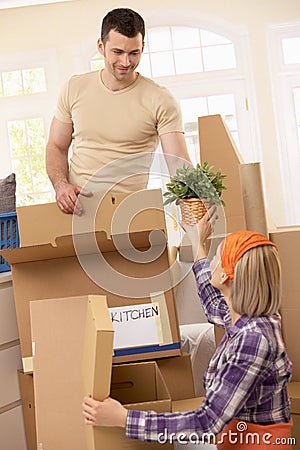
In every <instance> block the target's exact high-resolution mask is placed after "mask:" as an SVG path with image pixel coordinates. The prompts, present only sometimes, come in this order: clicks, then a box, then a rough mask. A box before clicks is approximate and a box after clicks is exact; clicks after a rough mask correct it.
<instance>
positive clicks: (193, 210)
mask: <svg viewBox="0 0 300 450" xmlns="http://www.w3.org/2000/svg"><path fill="white" fill-rule="evenodd" d="M179 206H180V210H181V219H182V221H183V222H185V223H186V224H187V225H195V224H196V223H197V222H199V220H200V219H202V217H203V216H204V214H205V213H206V208H205V205H204V203H203V201H202V200H201V199H200V198H186V199H181V200H180V202H179Z"/></svg>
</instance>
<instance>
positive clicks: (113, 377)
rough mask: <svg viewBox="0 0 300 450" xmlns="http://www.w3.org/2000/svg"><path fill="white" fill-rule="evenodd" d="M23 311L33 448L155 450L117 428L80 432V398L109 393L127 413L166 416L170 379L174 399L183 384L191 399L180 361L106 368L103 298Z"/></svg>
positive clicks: (108, 344) (45, 303)
mask: <svg viewBox="0 0 300 450" xmlns="http://www.w3.org/2000/svg"><path fill="white" fill-rule="evenodd" d="M30 310H31V327H32V337H33V339H34V348H35V353H34V357H33V368H34V395H35V415H36V429H37V442H38V448H44V449H47V450H57V449H58V448H70V449H72V450H90V449H93V450H115V449H122V448H126V449H134V450H140V449H146V448H157V449H158V448H160V444H149V443H143V442H139V441H135V440H132V441H131V440H128V439H126V437H125V432H124V430H121V429H119V428H116V429H112V428H100V427H90V426H88V425H85V424H84V422H83V418H82V414H81V403H82V399H83V396H84V395H92V396H93V397H95V398H97V399H103V398H106V397H107V396H108V395H110V394H111V396H113V397H115V398H117V399H119V400H120V401H121V402H122V403H124V405H125V406H126V407H127V408H134V409H143V410H147V409H151V410H156V411H158V412H161V411H171V410H172V396H171V395H170V393H169V390H168V383H170V377H171V373H172V374H173V378H175V379H176V381H177V390H176V389H175V387H174V386H175V383H174V381H173V387H171V391H172V393H173V395H174V398H175V397H176V398H177V399H178V400H179V399H180V394H179V392H180V390H182V389H181V386H184V384H186V386H185V387H184V389H183V395H186V394H189V393H193V380H192V375H191V371H189V368H190V363H188V356H186V355H185V356H183V357H175V358H170V361H166V362H165V363H164V362H163V361H164V360H161V361H160V364H161V367H163V368H162V370H160V368H159V366H158V364H157V363H156V362H155V361H147V362H139V363H127V364H118V365H113V366H112V344H113V333H114V331H113V327H112V323H111V319H110V315H109V312H108V309H107V303H106V299H105V297H104V296H82V297H73V298H64V299H48V300H41V301H33V302H31V304H30ZM176 361H177V364H176ZM176 365H177V367H178V372H177V371H176ZM184 367H185V368H186V370H187V372H185V370H184ZM164 374H165V375H166V374H167V375H166V380H165V378H164ZM168 379H169V381H168ZM171 385H172V383H171ZM198 404H200V403H199V402H198ZM164 448H167V449H170V448H173V447H172V446H169V445H168V446H165V447H164Z"/></svg>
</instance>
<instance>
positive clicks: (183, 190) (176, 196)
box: [164, 161, 226, 205]
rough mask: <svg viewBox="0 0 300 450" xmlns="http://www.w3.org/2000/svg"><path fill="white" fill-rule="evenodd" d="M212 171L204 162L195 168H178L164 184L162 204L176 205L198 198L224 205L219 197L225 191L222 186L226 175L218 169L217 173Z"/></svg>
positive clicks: (184, 166) (211, 167) (185, 166)
mask: <svg viewBox="0 0 300 450" xmlns="http://www.w3.org/2000/svg"><path fill="white" fill-rule="evenodd" d="M212 169H213V166H209V164H208V163H207V162H206V161H205V162H204V163H203V164H202V165H200V164H199V163H198V164H196V166H195V167H193V166H187V165H183V167H180V168H178V169H177V170H176V175H174V176H172V177H171V178H170V182H169V183H167V184H166V187H167V192H165V193H164V197H166V200H165V202H164V204H165V205H168V204H169V203H172V202H175V203H176V204H177V205H178V204H179V201H180V200H181V199H187V198H200V199H206V200H208V201H212V202H214V203H216V204H218V205H225V203H224V201H223V200H221V198H220V197H221V195H222V192H223V190H224V189H226V187H225V186H224V185H223V179H224V178H226V175H224V174H222V173H221V170H220V169H219V170H218V171H217V172H213V171H212Z"/></svg>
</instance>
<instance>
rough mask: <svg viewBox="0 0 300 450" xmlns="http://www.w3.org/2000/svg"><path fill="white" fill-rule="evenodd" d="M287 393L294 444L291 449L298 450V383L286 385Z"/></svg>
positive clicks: (299, 441)
mask: <svg viewBox="0 0 300 450" xmlns="http://www.w3.org/2000/svg"><path fill="white" fill-rule="evenodd" d="M288 393H289V398H290V401H291V414H292V419H293V431H292V436H293V437H294V438H295V440H296V443H295V445H293V449H297V450H299V449H300V382H292V383H290V384H289V385H288Z"/></svg>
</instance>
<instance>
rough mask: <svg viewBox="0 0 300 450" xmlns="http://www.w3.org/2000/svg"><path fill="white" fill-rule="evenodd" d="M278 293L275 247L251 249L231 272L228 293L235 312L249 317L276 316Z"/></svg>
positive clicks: (278, 263)
mask: <svg viewBox="0 0 300 450" xmlns="http://www.w3.org/2000/svg"><path fill="white" fill-rule="evenodd" d="M281 290H282V287H281V266H280V261H279V257H278V253H277V250H276V249H275V248H274V247H272V246H270V245H264V246H259V247H254V248H251V249H249V250H248V251H247V252H246V253H244V254H243V255H242V256H241V258H240V259H239V260H238V262H237V263H236V266H235V268H234V278H233V284H232V291H231V304H232V308H233V309H234V311H235V312H237V313H238V314H241V315H243V314H246V315H247V316H248V317H256V316H262V315H263V316H270V315H272V314H274V313H277V312H278V310H279V307H280V303H281Z"/></svg>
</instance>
